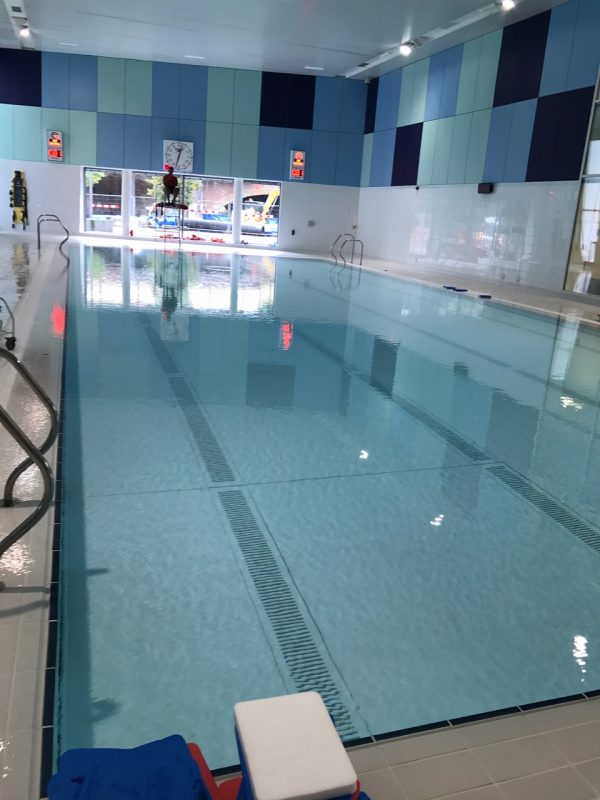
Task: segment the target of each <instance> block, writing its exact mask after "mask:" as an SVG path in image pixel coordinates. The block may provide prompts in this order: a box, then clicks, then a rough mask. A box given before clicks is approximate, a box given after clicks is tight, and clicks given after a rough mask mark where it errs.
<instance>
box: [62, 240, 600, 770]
mask: <svg viewBox="0 0 600 800" xmlns="http://www.w3.org/2000/svg"><path fill="white" fill-rule="evenodd" d="M599 378H600V333H599V331H597V330H594V329H593V328H590V327H586V326H585V325H580V324H578V323H577V322H576V321H574V320H569V319H559V318H556V317H553V316H545V315H537V314H533V313H526V312H521V311H518V310H515V309H514V308H512V307H508V306H504V305H502V304H499V303H495V302H493V301H492V302H488V301H483V300H480V299H477V298H475V297H470V296H466V295H459V294H457V293H454V292H449V291H447V290H444V289H442V288H440V289H437V288H433V287H429V286H426V285H421V284H417V283H412V282H409V281H405V280H399V279H395V278H391V277H388V276H385V275H378V274H373V273H369V272H366V271H364V270H363V271H362V272H361V271H359V270H349V269H345V270H343V269H332V268H331V265H330V264H328V263H326V262H320V261H314V260H306V259H286V258H275V257H272V256H269V257H260V256H251V255H247V256H246V255H243V256H242V255H228V254H223V253H221V254H218V255H215V254H207V253H192V252H181V251H177V250H173V251H167V250H160V249H158V250H147V251H137V252H134V251H132V250H130V249H129V248H124V249H122V250H121V249H118V248H101V247H81V248H78V249H74V252H73V253H72V262H71V270H70V276H69V306H68V322H67V339H66V367H65V418H64V441H65V464H64V473H63V478H64V482H63V484H64V488H63V529H62V543H63V544H62V546H63V553H62V558H61V571H62V575H61V581H62V584H61V648H60V653H61V671H60V679H59V686H58V691H57V704H56V713H57V731H58V742H57V745H58V748H59V749H60V750H65V749H68V748H70V747H87V746H99V747H128V746H133V745H137V744H140V743H142V742H144V741H148V740H151V739H156V738H159V737H161V736H165V735H168V734H170V733H180V734H182V735H183V736H185V737H186V738H187V739H188V740H192V741H197V742H198V743H199V744H200V746H201V747H202V748H203V750H204V751H205V753H206V756H207V759H208V761H209V764H210V766H211V767H212V768H213V769H215V768H221V767H225V766H228V765H231V764H235V763H237V762H238V756H237V752H236V748H235V739H234V733H233V721H232V707H233V704H234V703H235V702H237V701H240V700H248V699H252V698H257V697H264V696H269V695H276V694H281V693H285V692H295V691H301V690H305V689H313V688H314V689H317V690H318V691H320V692H321V694H322V695H323V697H324V699H325V700H326V703H327V705H328V707H329V708H330V711H331V713H332V715H333V717H334V719H335V721H336V724H337V726H338V730H339V732H340V734H341V735H342V737H343V738H344V739H345V740H352V739H356V738H360V737H364V736H369V735H377V734H383V733H386V732H390V731H395V730H400V729H404V728H409V727H413V726H417V725H424V724H427V723H432V722H436V721H439V720H452V719H455V718H458V717H464V716H467V715H471V714H478V713H483V712H488V711H492V710H496V709H503V708H507V707H512V706H517V705H522V704H526V703H532V702H537V701H542V700H547V699H550V698H555V697H562V696H567V695H572V694H575V693H581V692H587V691H591V690H595V689H598V688H600V664H599V662H598V660H597V658H598V640H599V638H600V618H599V617H598V614H597V609H598V607H599V603H600V531H599V529H598V524H597V521H598V518H599V512H600V492H598V474H599V472H600V412H599V409H600V380H599Z"/></svg>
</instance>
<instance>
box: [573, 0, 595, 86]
mask: <svg viewBox="0 0 600 800" xmlns="http://www.w3.org/2000/svg"><path fill="white" fill-rule="evenodd" d="M578 2H579V11H578V14H577V23H576V25H575V35H574V36H573V51H572V53H571V62H570V64H569V72H568V75H567V86H566V89H567V91H570V90H571V89H581V88H583V87H584V86H592V85H593V84H595V82H596V75H597V72H598V59H599V57H600V44H599V43H600V0H578Z"/></svg>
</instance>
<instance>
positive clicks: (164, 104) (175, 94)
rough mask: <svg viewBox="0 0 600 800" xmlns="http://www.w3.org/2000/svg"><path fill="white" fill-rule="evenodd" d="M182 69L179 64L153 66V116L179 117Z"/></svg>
mask: <svg viewBox="0 0 600 800" xmlns="http://www.w3.org/2000/svg"><path fill="white" fill-rule="evenodd" d="M180 81H181V69H180V65H179V64H167V63H164V62H162V61H154V62H153V64H152V116H153V117H163V118H166V119H173V118H177V117H179V96H180Z"/></svg>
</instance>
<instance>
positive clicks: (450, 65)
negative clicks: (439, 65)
mask: <svg viewBox="0 0 600 800" xmlns="http://www.w3.org/2000/svg"><path fill="white" fill-rule="evenodd" d="M445 55H446V63H445V65H444V75H443V78H442V96H441V98H440V117H452V116H454V114H456V99H457V97H458V84H459V81H460V68H461V64H462V56H463V46H462V44H461V45H458V47H452V48H450V50H446V53H445Z"/></svg>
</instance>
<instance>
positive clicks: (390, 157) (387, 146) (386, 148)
mask: <svg viewBox="0 0 600 800" xmlns="http://www.w3.org/2000/svg"><path fill="white" fill-rule="evenodd" d="M395 145H396V128H393V129H392V130H389V131H375V133H374V134H373V151H372V155H371V179H370V185H371V186H390V185H391V183H392V167H393V165H394V148H395Z"/></svg>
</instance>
